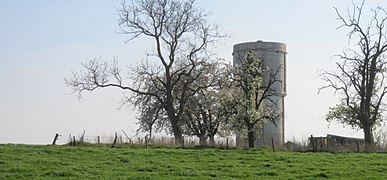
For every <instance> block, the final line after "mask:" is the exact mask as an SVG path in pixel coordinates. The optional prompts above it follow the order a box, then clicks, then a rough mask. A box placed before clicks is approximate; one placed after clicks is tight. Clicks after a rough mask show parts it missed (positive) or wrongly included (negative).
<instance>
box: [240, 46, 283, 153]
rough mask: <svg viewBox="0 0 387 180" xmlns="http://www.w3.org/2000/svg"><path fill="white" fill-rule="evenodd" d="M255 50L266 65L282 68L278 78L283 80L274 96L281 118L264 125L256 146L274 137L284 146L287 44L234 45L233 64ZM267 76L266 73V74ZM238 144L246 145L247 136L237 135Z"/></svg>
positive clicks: (264, 144)
mask: <svg viewBox="0 0 387 180" xmlns="http://www.w3.org/2000/svg"><path fill="white" fill-rule="evenodd" d="M249 51H253V52H255V53H256V54H257V58H258V59H260V60H262V61H263V64H264V65H265V66H268V67H269V68H270V69H273V70H277V69H278V68H280V72H279V73H278V74H277V78H278V79H279V80H280V81H281V83H278V84H276V85H275V86H274V89H275V90H276V92H277V93H276V96H274V97H273V99H274V100H276V101H277V106H278V108H276V110H277V111H278V113H279V114H280V118H279V119H277V120H276V125H277V126H275V125H274V123H271V122H268V123H266V124H265V125H263V127H262V129H261V132H262V134H261V135H259V137H256V141H255V145H256V146H268V145H270V144H271V138H273V140H274V143H275V145H276V146H282V145H283V143H284V134H285V133H284V120H285V119H284V118H285V116H284V112H285V106H284V105H285V96H286V54H287V53H286V45H285V44H283V43H277V42H263V41H257V42H246V43H239V44H235V45H234V49H233V64H238V63H240V59H243V58H244V57H245V55H246V53H247V52H249ZM264 76H265V75H264ZM263 81H265V77H263ZM236 142H237V146H246V145H247V144H248V143H247V141H246V138H245V137H238V136H237V141H236Z"/></svg>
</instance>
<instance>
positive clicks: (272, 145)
mask: <svg viewBox="0 0 387 180" xmlns="http://www.w3.org/2000/svg"><path fill="white" fill-rule="evenodd" d="M271 147H272V148H273V152H275V148H274V139H273V138H271Z"/></svg>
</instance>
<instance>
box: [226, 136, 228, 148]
mask: <svg viewBox="0 0 387 180" xmlns="http://www.w3.org/2000/svg"><path fill="white" fill-rule="evenodd" d="M226 149H228V138H226Z"/></svg>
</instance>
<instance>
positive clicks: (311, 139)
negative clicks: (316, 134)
mask: <svg viewBox="0 0 387 180" xmlns="http://www.w3.org/2000/svg"><path fill="white" fill-rule="evenodd" d="M310 144H311V145H312V148H313V152H316V148H315V146H314V145H315V144H314V139H313V135H310Z"/></svg>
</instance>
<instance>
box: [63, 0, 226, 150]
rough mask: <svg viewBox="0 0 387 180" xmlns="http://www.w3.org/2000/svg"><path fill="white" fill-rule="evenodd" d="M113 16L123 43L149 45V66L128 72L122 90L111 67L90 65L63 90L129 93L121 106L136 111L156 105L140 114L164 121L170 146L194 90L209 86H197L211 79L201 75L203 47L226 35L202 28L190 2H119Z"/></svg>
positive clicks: (205, 62)
mask: <svg viewBox="0 0 387 180" xmlns="http://www.w3.org/2000/svg"><path fill="white" fill-rule="evenodd" d="M118 15H119V19H118V25H119V27H120V28H121V32H120V33H122V34H125V35H128V37H129V40H128V42H129V41H130V40H133V39H136V38H137V37H139V36H144V37H147V38H150V39H151V40H153V41H154V46H155V48H154V49H155V52H151V53H150V54H152V59H151V60H152V63H150V60H149V61H148V59H147V60H146V61H143V62H141V63H140V64H139V65H138V66H137V67H135V68H133V69H132V72H131V75H132V76H131V77H130V80H131V81H132V83H131V84H130V83H128V84H130V85H125V84H124V77H123V76H122V74H121V70H120V69H119V68H118V65H117V61H113V62H112V63H106V62H102V61H101V60H91V61H89V62H86V63H85V64H84V70H85V73H83V72H78V73H74V74H73V76H72V78H71V79H66V84H67V85H69V86H71V87H72V88H73V90H74V92H76V93H79V95H80V94H82V92H84V91H90V92H91V91H94V90H95V89H98V88H106V87H115V88H120V89H122V90H128V91H130V92H133V95H132V96H131V97H129V98H128V99H127V100H125V102H131V103H133V104H134V105H135V106H137V107H138V108H139V109H140V110H147V109H146V108H145V107H146V106H149V105H150V104H152V105H157V107H158V109H157V110H155V109H151V110H150V109H148V110H147V111H146V113H145V114H153V115H155V114H157V113H161V112H162V113H163V114H164V115H166V116H167V117H168V120H169V125H170V126H171V129H172V131H173V134H174V136H175V140H176V141H175V142H176V143H180V141H181V140H182V130H181V124H182V123H181V121H182V115H183V114H184V113H183V112H184V111H185V110H186V103H187V99H188V98H189V97H190V96H194V95H195V94H196V93H197V92H198V91H199V90H200V89H204V88H209V87H212V86H214V85H215V80H213V81H203V80H202V79H204V78H208V79H216V78H214V76H215V75H214V74H212V73H213V72H209V71H211V70H206V69H211V65H210V63H209V62H210V60H209V59H211V57H210V55H209V54H210V53H209V52H210V49H209V45H211V44H213V43H215V42H217V41H219V40H220V39H223V38H224V37H227V35H223V34H222V33H221V31H220V30H219V26H217V25H214V24H211V23H208V22H207V16H208V15H207V13H206V12H204V11H203V10H202V9H200V8H198V7H197V5H196V3H195V1H194V0H133V1H130V2H129V1H125V0H123V1H122V3H121V6H120V8H118ZM154 60H156V61H154ZM141 116H142V117H144V115H141ZM154 117H156V119H157V118H158V117H159V116H154ZM148 119H149V118H148ZM151 119H152V118H151ZM152 120H155V119H152Z"/></svg>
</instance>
